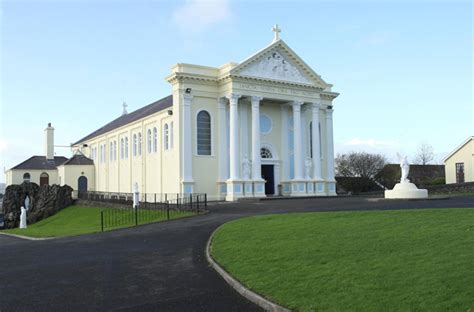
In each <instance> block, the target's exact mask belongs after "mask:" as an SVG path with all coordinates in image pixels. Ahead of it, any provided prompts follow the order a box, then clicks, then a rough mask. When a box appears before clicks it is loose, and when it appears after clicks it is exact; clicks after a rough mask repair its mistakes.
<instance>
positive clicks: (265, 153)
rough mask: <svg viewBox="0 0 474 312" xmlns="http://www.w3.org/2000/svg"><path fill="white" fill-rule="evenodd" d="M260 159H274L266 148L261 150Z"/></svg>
mask: <svg viewBox="0 0 474 312" xmlns="http://www.w3.org/2000/svg"><path fill="white" fill-rule="evenodd" d="M260 157H261V158H264V159H270V158H273V155H272V152H270V150H269V149H268V148H266V147H262V148H261V149H260Z"/></svg>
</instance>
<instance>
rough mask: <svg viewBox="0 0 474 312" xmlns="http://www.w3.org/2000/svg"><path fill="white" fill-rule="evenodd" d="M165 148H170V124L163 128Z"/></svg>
mask: <svg viewBox="0 0 474 312" xmlns="http://www.w3.org/2000/svg"><path fill="white" fill-rule="evenodd" d="M163 148H164V149H165V150H167V149H168V148H169V129H168V124H165V125H164V127H163Z"/></svg>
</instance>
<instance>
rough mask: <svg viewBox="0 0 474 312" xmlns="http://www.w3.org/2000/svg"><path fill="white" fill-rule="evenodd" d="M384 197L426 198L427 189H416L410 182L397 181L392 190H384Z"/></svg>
mask: <svg viewBox="0 0 474 312" xmlns="http://www.w3.org/2000/svg"><path fill="white" fill-rule="evenodd" d="M385 198H391V199H394V198H405V199H409V198H428V190H425V189H418V188H417V187H416V185H415V184H413V183H410V182H401V183H397V184H396V185H395V187H394V188H393V190H388V191H385Z"/></svg>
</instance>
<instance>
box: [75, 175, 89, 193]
mask: <svg viewBox="0 0 474 312" xmlns="http://www.w3.org/2000/svg"><path fill="white" fill-rule="evenodd" d="M77 190H78V191H79V193H82V192H87V178H86V177H85V176H81V177H79V179H77Z"/></svg>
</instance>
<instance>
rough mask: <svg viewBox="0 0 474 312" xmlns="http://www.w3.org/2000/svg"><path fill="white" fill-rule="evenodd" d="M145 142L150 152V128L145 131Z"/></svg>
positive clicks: (149, 152)
mask: <svg viewBox="0 0 474 312" xmlns="http://www.w3.org/2000/svg"><path fill="white" fill-rule="evenodd" d="M146 144H147V149H148V154H151V130H150V129H148V131H147V137H146Z"/></svg>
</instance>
